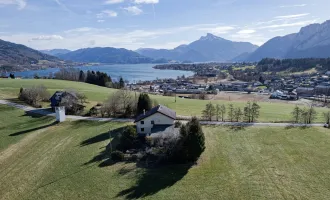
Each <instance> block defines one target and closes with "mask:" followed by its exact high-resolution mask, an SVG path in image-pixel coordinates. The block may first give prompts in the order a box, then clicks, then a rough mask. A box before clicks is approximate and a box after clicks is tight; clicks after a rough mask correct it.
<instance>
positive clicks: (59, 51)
mask: <svg viewBox="0 0 330 200" xmlns="http://www.w3.org/2000/svg"><path fill="white" fill-rule="evenodd" d="M40 52H42V53H45V54H48V55H51V56H58V55H62V54H66V53H69V52H71V51H70V50H68V49H50V50H40Z"/></svg>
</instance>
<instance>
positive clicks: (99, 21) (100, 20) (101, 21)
mask: <svg viewBox="0 0 330 200" xmlns="http://www.w3.org/2000/svg"><path fill="white" fill-rule="evenodd" d="M97 22H98V23H103V22H105V20H103V19H99V20H97Z"/></svg>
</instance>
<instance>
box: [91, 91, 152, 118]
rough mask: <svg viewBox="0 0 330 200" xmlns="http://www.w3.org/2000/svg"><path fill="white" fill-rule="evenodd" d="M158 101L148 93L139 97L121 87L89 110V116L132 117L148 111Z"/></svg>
mask: <svg viewBox="0 0 330 200" xmlns="http://www.w3.org/2000/svg"><path fill="white" fill-rule="evenodd" d="M157 105H158V102H157V101H156V100H152V99H151V98H150V97H149V95H148V94H146V93H141V94H140V95H139V97H138V98H137V97H136V95H134V94H133V93H132V92H131V91H129V90H127V89H121V90H118V91H117V92H115V93H113V94H111V95H110V96H109V97H108V99H107V100H106V101H104V102H103V103H99V104H98V105H97V106H94V107H93V108H91V110H90V111H89V113H88V115H89V116H101V117H119V118H122V117H124V118H131V117H135V116H138V115H140V114H142V113H143V112H144V111H145V112H148V111H149V110H151V108H153V107H154V106H157Z"/></svg>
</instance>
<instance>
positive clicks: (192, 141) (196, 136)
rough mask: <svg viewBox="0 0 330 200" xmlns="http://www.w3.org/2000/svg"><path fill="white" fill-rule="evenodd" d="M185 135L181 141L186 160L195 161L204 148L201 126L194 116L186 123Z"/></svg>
mask: <svg viewBox="0 0 330 200" xmlns="http://www.w3.org/2000/svg"><path fill="white" fill-rule="evenodd" d="M186 134H187V136H186V139H185V141H184V143H183V149H184V152H186V160H185V161H186V162H194V161H197V159H198V158H199V156H200V155H201V154H202V153H203V151H204V150H205V136H204V133H203V130H202V127H201V125H200V123H199V121H198V119H197V118H196V117H193V118H192V119H191V121H190V122H188V124H187V133H186Z"/></svg>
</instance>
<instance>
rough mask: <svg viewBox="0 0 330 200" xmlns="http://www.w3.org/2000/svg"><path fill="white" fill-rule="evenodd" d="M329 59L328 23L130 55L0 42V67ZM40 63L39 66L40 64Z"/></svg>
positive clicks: (124, 51) (202, 40)
mask: <svg viewBox="0 0 330 200" xmlns="http://www.w3.org/2000/svg"><path fill="white" fill-rule="evenodd" d="M312 57H313V58H326V57H330V20H329V21H326V22H324V23H322V24H311V25H308V26H306V27H303V28H301V29H300V31H299V32H298V33H293V34H289V35H285V36H281V37H275V38H272V39H270V40H269V41H267V42H266V43H265V44H263V45H262V46H260V47H258V46H256V45H253V44H251V43H248V42H233V41H230V40H226V39H223V38H221V37H217V36H215V35H212V34H210V33H209V34H207V35H206V36H202V37H201V38H200V39H199V40H196V41H194V42H192V43H190V44H187V45H180V46H178V47H176V48H174V49H151V48H149V49H146V48H144V49H138V50H136V51H131V50H127V49H123V48H120V49H117V48H112V47H96V48H85V49H78V50H76V51H70V50H67V49H53V50H41V51H37V50H34V49H31V48H29V47H26V46H24V45H20V44H15V43H12V42H7V41H4V40H0V65H12V66H14V65H15V66H21V65H24V66H27V67H29V66H33V65H38V63H39V66H41V67H44V66H59V65H64V64H65V63H64V64H63V62H62V60H68V61H74V62H88V63H112V64H138V63H164V62H168V61H172V60H174V61H181V62H185V61H191V62H208V61H218V62H224V61H226V62H227V61H233V62H242V61H250V62H257V61H260V60H261V59H263V58H278V59H284V58H312ZM40 61H42V62H40Z"/></svg>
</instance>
